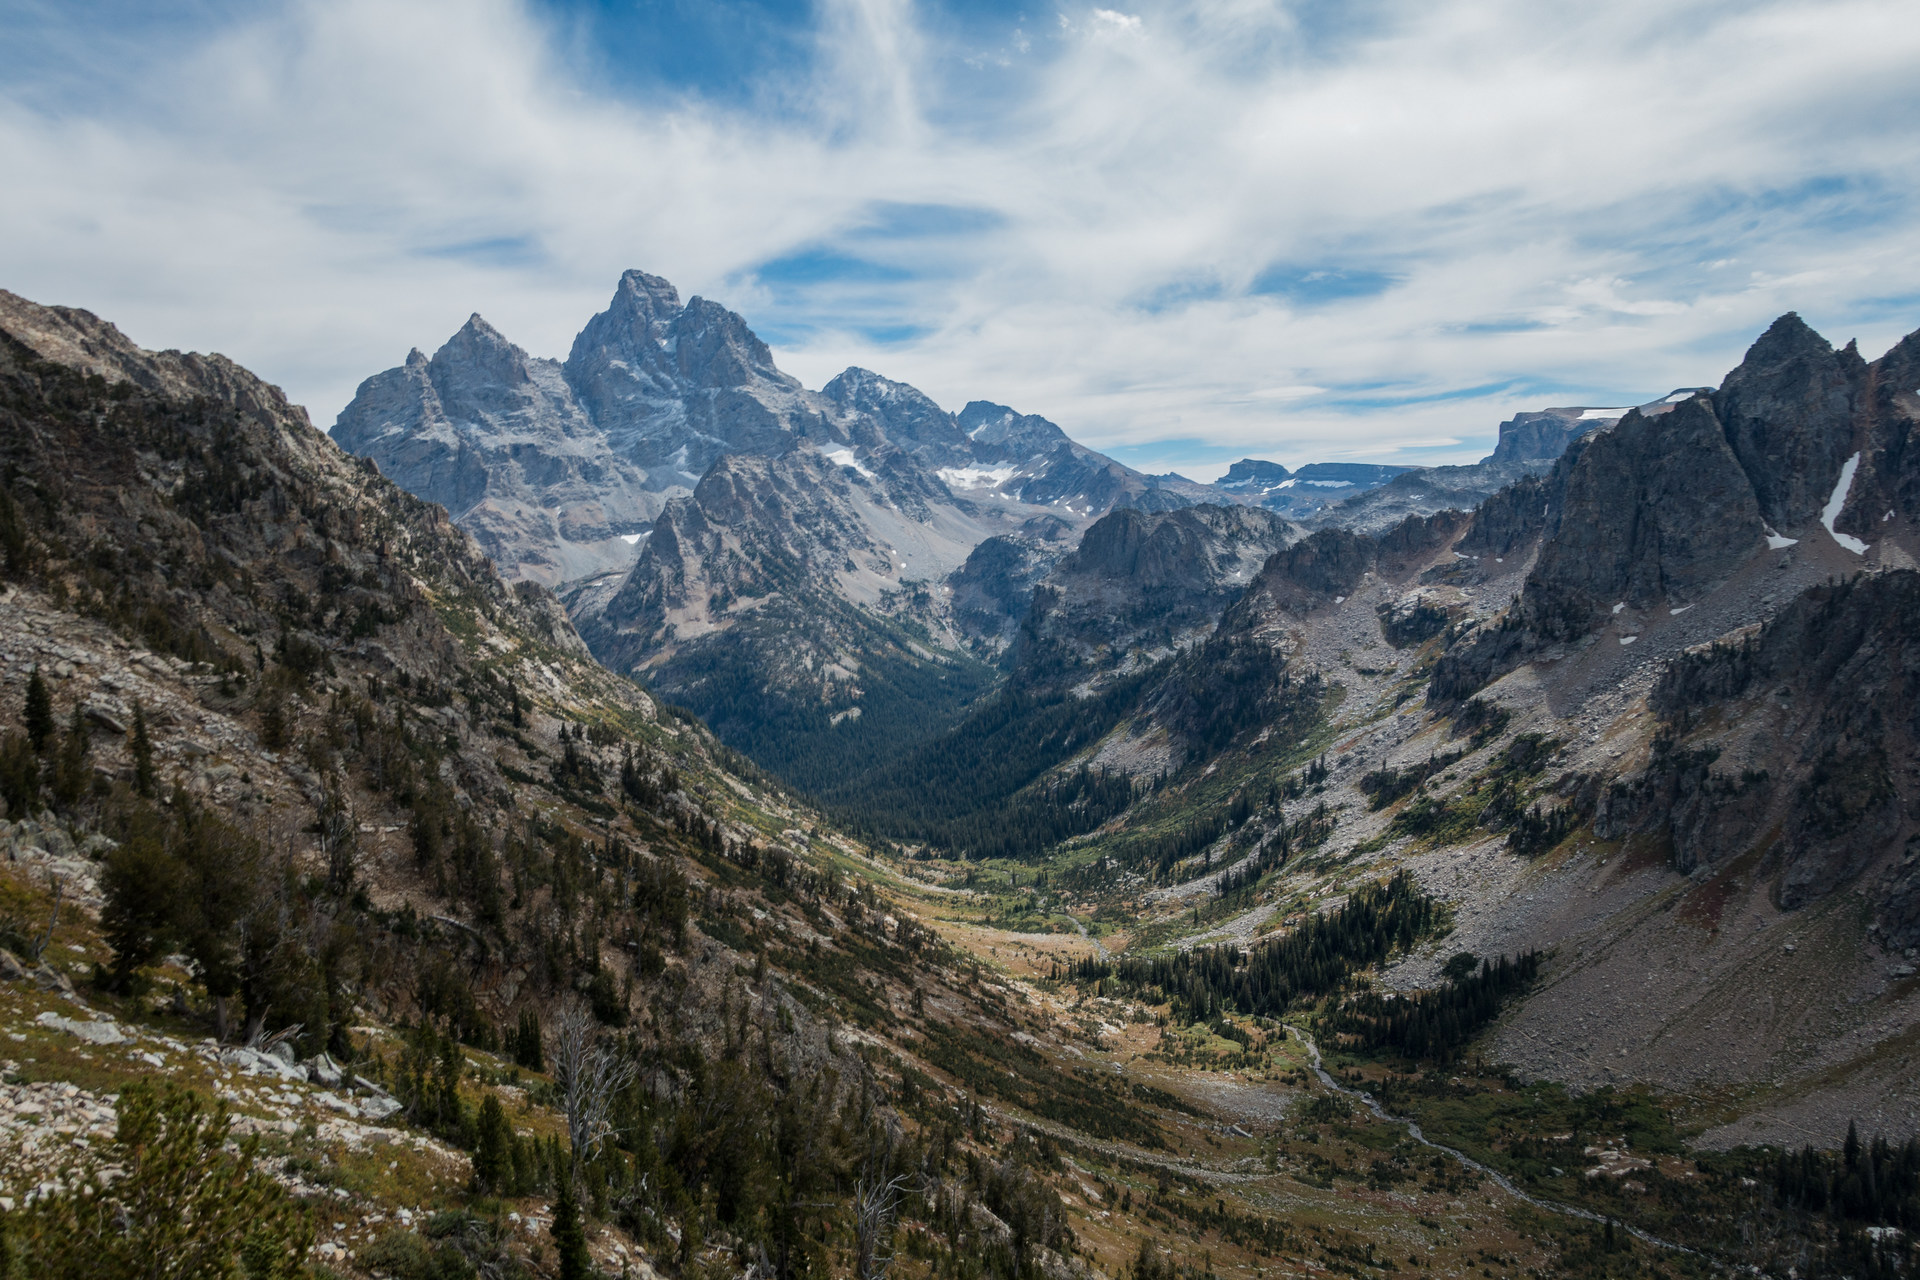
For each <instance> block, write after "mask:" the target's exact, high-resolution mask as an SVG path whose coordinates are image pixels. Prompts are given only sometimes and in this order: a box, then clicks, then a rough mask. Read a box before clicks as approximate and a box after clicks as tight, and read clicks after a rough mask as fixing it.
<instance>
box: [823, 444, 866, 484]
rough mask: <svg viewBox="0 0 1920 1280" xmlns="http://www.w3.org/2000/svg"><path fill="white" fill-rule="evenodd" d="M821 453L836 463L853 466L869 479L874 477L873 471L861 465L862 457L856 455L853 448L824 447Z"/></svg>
mask: <svg viewBox="0 0 1920 1280" xmlns="http://www.w3.org/2000/svg"><path fill="white" fill-rule="evenodd" d="M820 454H821V456H822V457H824V458H826V459H828V460H829V461H831V462H833V463H835V464H836V465H839V466H842V467H852V468H853V469H854V470H855V471H858V472H859V473H860V474H861V475H863V476H865V477H866V478H867V479H869V480H871V479H873V472H871V471H869V470H867V469H866V468H865V467H863V466H861V465H860V459H859V458H857V457H855V456H854V452H853V450H851V449H822V450H821V451H820Z"/></svg>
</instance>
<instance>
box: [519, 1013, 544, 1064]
mask: <svg viewBox="0 0 1920 1280" xmlns="http://www.w3.org/2000/svg"><path fill="white" fill-rule="evenodd" d="M513 1060H514V1062H515V1063H517V1064H518V1065H520V1066H522V1067H525V1068H526V1069H527V1070H529V1071H545V1070H546V1069H547V1064H546V1055H545V1054H544V1053H543V1052H542V1051H541V1045H540V1017H539V1015H538V1014H536V1013H534V1011H533V1010H531V1009H526V1010H523V1011H522V1012H521V1014H520V1029H519V1030H518V1031H517V1032H515V1033H514V1037H513Z"/></svg>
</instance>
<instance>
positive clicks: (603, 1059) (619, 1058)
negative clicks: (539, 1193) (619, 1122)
mask: <svg viewBox="0 0 1920 1280" xmlns="http://www.w3.org/2000/svg"><path fill="white" fill-rule="evenodd" d="M635 1074H636V1073H635V1070H634V1064H633V1060H632V1059H630V1058H627V1057H624V1056H623V1055H621V1054H618V1053H616V1052H614V1051H613V1050H612V1049H611V1048H609V1047H608V1046H606V1045H605V1044H603V1043H601V1039H600V1027H599V1024H598V1023H596V1022H595V1021H594V1018H593V1014H592V1013H591V1012H589V1011H588V1009H587V1006H586V1005H585V1003H583V1002H582V1001H581V1000H579V999H578V998H571V997H570V998H569V999H568V1000H567V1001H566V1002H565V1003H564V1004H562V1005H561V1006H560V1014H559V1016H558V1017H557V1018H556V1019H555V1020H554V1032H553V1082H554V1084H556V1085H558V1086H559V1088H560V1098H561V1104H562V1106H563V1107H564V1109H565V1110H566V1113H567V1142H568V1144H569V1145H570V1146H571V1148H572V1164H571V1166H570V1173H571V1176H572V1177H574V1178H578V1177H579V1176H580V1169H581V1166H582V1165H584V1164H586V1163H587V1162H588V1161H589V1160H592V1159H593V1157H594V1156H595V1155H597V1154H599V1151H600V1148H601V1146H602V1145H603V1144H604V1143H605V1142H606V1140H607V1139H608V1138H610V1137H612V1136H613V1134H614V1128H613V1122H612V1119H611V1116H612V1112H613V1100H614V1098H615V1097H616V1096H617V1095H618V1094H619V1093H620V1091H621V1090H622V1089H625V1088H626V1087H627V1086H628V1085H630V1084H632V1083H633V1081H634V1078H635Z"/></svg>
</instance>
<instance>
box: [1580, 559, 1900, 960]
mask: <svg viewBox="0 0 1920 1280" xmlns="http://www.w3.org/2000/svg"><path fill="white" fill-rule="evenodd" d="M1650 703H1651V705H1652V707H1653V708H1654V710H1655V711H1656V712H1657V713H1658V714H1659V716H1660V719H1661V723H1662V725H1663V727H1664V734H1665V736H1664V737H1663V739H1662V741H1661V745H1660V747H1659V749H1658V750H1656V751H1655V753H1654V755H1653V757H1652V759H1651V761H1650V762H1649V764H1648V766H1647V768H1646V769H1645V770H1644V771H1643V772H1642V773H1640V774H1639V775H1637V776H1632V777H1629V778H1628V779H1626V780H1624V781H1623V782H1622V783H1621V784H1619V785H1617V786H1615V787H1614V788H1613V789H1611V790H1610V791H1609V792H1608V793H1607V794H1606V795H1605V796H1604V797H1603V798H1602V801H1601V806H1600V809H1599V812H1598V814H1597V816H1596V818H1595V823H1594V829H1595V832H1596V834H1598V835H1600V836H1602V838H1607V839H1619V838H1623V837H1625V836H1627V835H1630V834H1635V833H1653V834H1656V835H1658V836H1661V837H1663V838H1664V839H1665V840H1667V841H1669V842H1670V844H1671V847H1672V850H1673V859H1674V865H1675V866H1677V867H1678V868H1679V869H1680V870H1682V871H1685V872H1692V871H1694V870H1695V869H1696V868H1700V867H1702V866H1706V865H1711V864H1714V863H1718V862H1722V861H1725V860H1726V859H1727V858H1729V857H1731V856H1733V855H1736V854H1739V853H1741V852H1744V851H1745V850H1747V849H1749V848H1753V847H1756V846H1759V847H1763V848H1765V849H1766V852H1767V858H1768V860H1769V862H1770V863H1771V864H1772V870H1773V871H1774V873H1775V874H1776V875H1777V877H1778V889H1777V896H1778V900H1779V902H1780V905H1781V906H1783V907H1786V908H1789V909H1791V908H1795V907H1800V906H1804V905H1806V904H1807V903H1808V902H1811V901H1813V900H1814V899H1816V898H1819V897H1822V896H1824V895H1826V894H1828V893H1831V892H1833V890H1835V889H1836V888H1838V887H1840V886H1841V885H1842V884H1845V883H1847V882H1849V881H1851V880H1853V879H1854V878H1855V877H1857V876H1858V875H1859V874H1860V873H1861V872H1863V871H1865V870H1867V869H1868V868H1869V867H1871V866H1873V865H1875V864H1876V863H1881V862H1882V861H1883V860H1884V859H1885V857H1886V855H1887V852H1888V851H1889V850H1893V849H1898V848H1901V847H1902V846H1903V845H1905V844H1906V843H1907V842H1908V841H1909V840H1910V839H1911V837H1912V833H1914V832H1915V831H1916V830H1920V574H1917V573H1915V572H1913V571H1911V570H1896V571H1893V572H1888V573H1882V574H1874V575H1868V576H1864V577H1860V578H1855V579H1853V580H1850V581H1847V582H1836V583H1833V584H1830V585H1827V586H1821V587H1816V588H1814V589H1813V590H1811V591H1808V592H1806V593H1805V594H1803V595H1801V596H1799V597H1797V598H1796V599H1795V600H1794V601H1793V602H1792V603H1791V604H1789V605H1788V606H1787V607H1786V608H1784V609H1782V610H1781V612H1780V613H1779V614H1778V615H1777V616H1776V617H1774V618H1772V619H1771V620H1769V621H1768V622H1767V623H1766V624H1765V625H1764V626H1761V627H1759V628H1758V629H1757V630H1756V631H1754V632H1753V633H1752V634H1750V635H1747V636H1745V637H1743V638H1741V639H1739V640H1736V641H1731V642H1723V643H1718V644H1714V645H1711V646H1706V647H1703V648H1702V649H1699V650H1696V651H1694V652H1691V653H1688V654H1686V655H1685V656H1683V657H1682V658H1681V659H1679V660H1678V661H1677V662H1675V663H1674V664H1673V665H1671V666H1670V667H1668V668H1667V669H1666V671H1665V672H1664V674H1663V675H1662V677H1661V679H1660V682H1659V683H1658V684H1657V685H1656V686H1655V687H1654V689H1653V692H1652V696H1651V698H1650ZM1874 888H1875V890H1876V892H1875V893H1874V894H1873V895H1872V901H1873V902H1874V903H1875V907H1876V910H1877V912H1878V916H1879V919H1878V928H1879V932H1880V933H1881V934H1883V935H1884V941H1885V945H1886V946H1888V947H1889V948H1892V949H1899V948H1905V947H1910V946H1913V945H1915V944H1916V943H1920V874H1916V873H1915V872H1914V871H1913V868H1912V865H1911V863H1910V862H1902V863H1901V864H1900V865H1899V866H1898V867H1895V868H1892V869H1890V870H1889V871H1888V872H1887V874H1886V876H1885V882H1884V883H1883V884H1879V885H1876V886H1874Z"/></svg>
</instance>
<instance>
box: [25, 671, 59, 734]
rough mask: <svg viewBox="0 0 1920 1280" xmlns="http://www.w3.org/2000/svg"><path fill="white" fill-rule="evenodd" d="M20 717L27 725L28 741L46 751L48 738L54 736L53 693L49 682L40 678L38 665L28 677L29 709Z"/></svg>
mask: <svg viewBox="0 0 1920 1280" xmlns="http://www.w3.org/2000/svg"><path fill="white" fill-rule="evenodd" d="M20 718H21V721H22V722H23V723H24V724H25V725H26V726H27V741H29V742H31V743H32V744H33V749H34V750H35V751H42V752H44V751H45V750H46V749H47V741H48V739H50V738H52V737H53V695H52V694H51V693H48V692H47V682H46V681H45V680H42V679H41V678H40V668H39V667H38V666H36V667H34V669H33V674H32V675H31V676H29V677H28V678H27V709H26V711H25V712H24V713H23V714H22V715H21V717H20Z"/></svg>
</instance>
